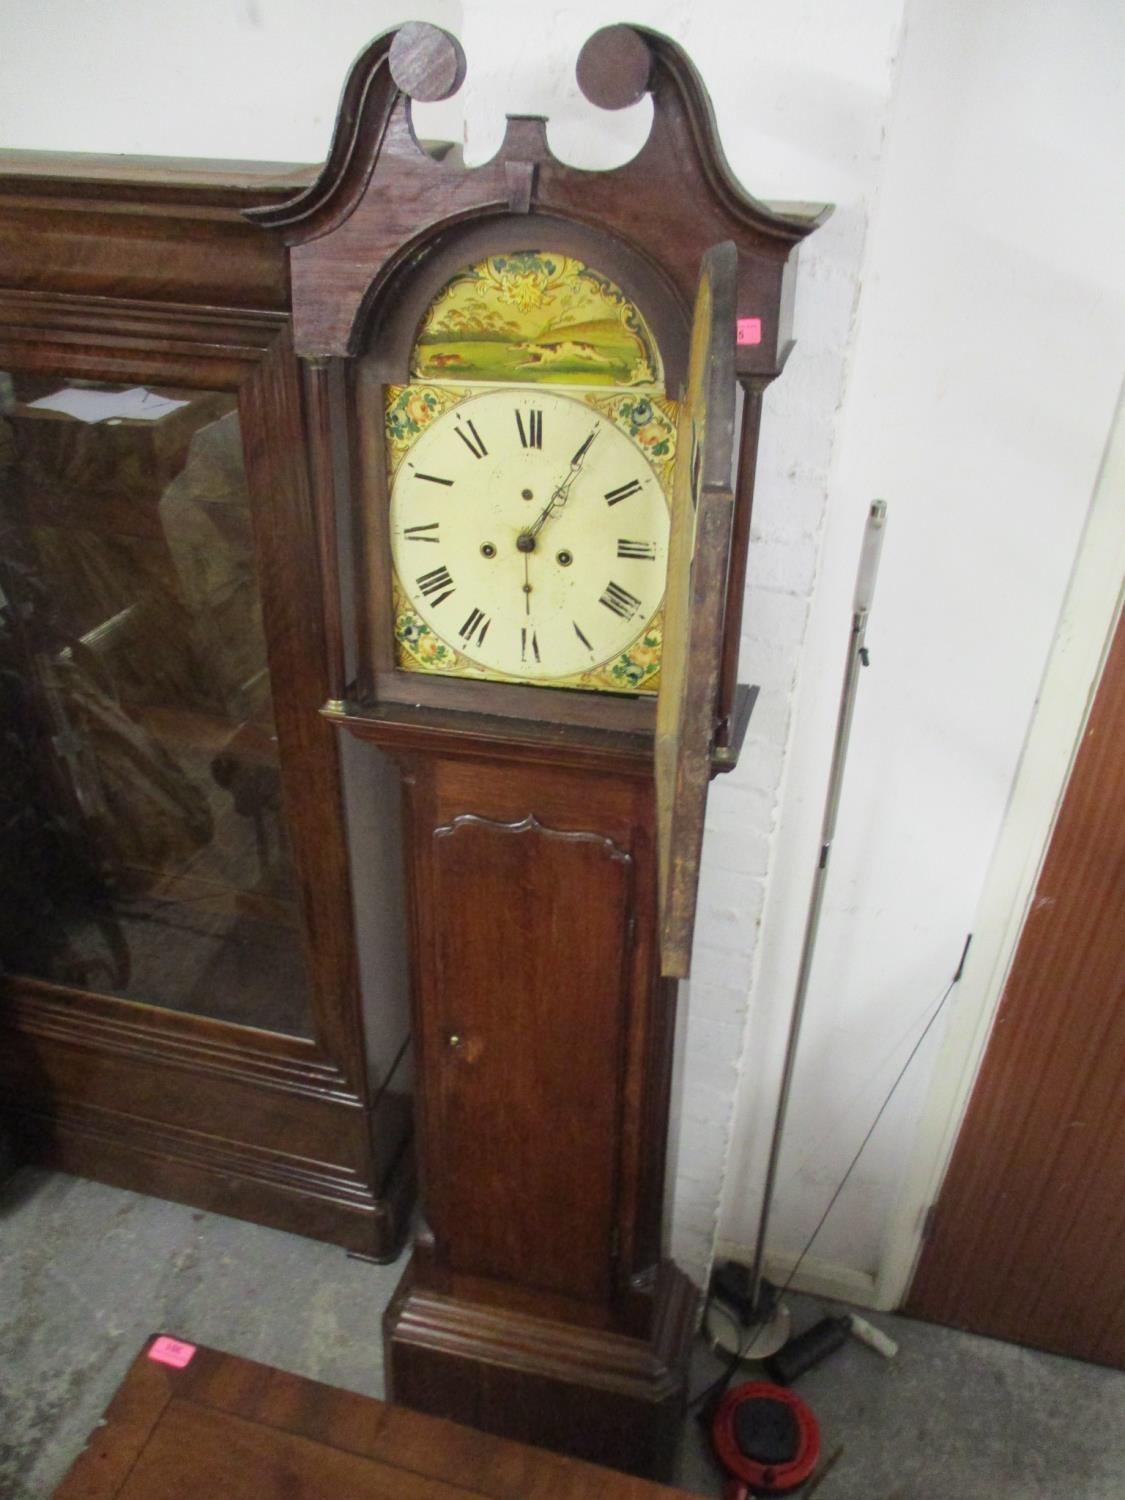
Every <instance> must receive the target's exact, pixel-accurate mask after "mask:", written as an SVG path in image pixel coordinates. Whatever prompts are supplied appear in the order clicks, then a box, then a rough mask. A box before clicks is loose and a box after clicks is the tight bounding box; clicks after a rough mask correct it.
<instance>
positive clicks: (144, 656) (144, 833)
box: [0, 374, 310, 1035]
mask: <svg viewBox="0 0 1125 1500" xmlns="http://www.w3.org/2000/svg"><path fill="white" fill-rule="evenodd" d="M0 735H2V738H0V965H2V967H3V969H4V970H6V971H7V972H8V973H9V974H22V975H29V976H34V977H38V978H42V979H47V980H52V981H54V982H56V983H59V984H64V985H69V986H73V987H75V988H77V989H82V990H91V991H95V992H98V993H101V994H105V995H116V996H121V997H123V998H126V999H130V1000H137V1001H144V1002H147V1003H148V1004H150V1005H159V1006H164V1007H168V1008H170V1009H173V1010H178V1011H190V1012H193V1013H194V1014H197V1015H206V1016H212V1017H216V1018H221V1019H223V1020H228V1021H236V1022H240V1023H243V1024H245V1025H249V1026H256V1027H264V1028H266V1029H268V1030H271V1031H280V1032H288V1033H293V1034H299V1035H308V1034H309V1033H310V1012H309V1002H308V988H307V981H306V976H305V966H304V960H303V956H302V951H301V938H300V930H299V922H298V915H297V906H296V899H295V893H296V886H295V881H294V876H293V870H292V863H291V858H290V851H289V848H288V844H287V840H286V833H285V823H284V819H283V816H282V811H281V786H280V776H279V769H278V751H277V738H276V733H275V730H274V723H273V711H272V703H271V694H270V678H269V670H268V666H267V661H266V646H265V637H264V634H263V629H262V618H261V600H260V596H259V591H258V580H257V576H256V572H255V565H254V554H253V548H252V545H251V534H250V514H249V505H248V499H247V491H246V477H245V472H244V466H243V454H242V437H241V432H240V429H239V420H238V411H237V405H236V401H235V398H234V397H233V396H231V395H228V394H220V393H211V392H204V393H200V392H199V391H186V390H172V389H166V388H155V387H138V386H114V385H106V384H101V383H93V382H88V381H79V380H75V381H71V380H60V379H58V378H44V377H40V376H35V377H31V376H26V375H19V374H8V375H5V374H0Z"/></svg>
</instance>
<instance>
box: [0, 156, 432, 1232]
mask: <svg viewBox="0 0 1125 1500" xmlns="http://www.w3.org/2000/svg"><path fill="white" fill-rule="evenodd" d="M292 187H293V180H292V179H286V178H284V176H283V177H282V178H281V179H274V178H271V177H270V176H268V175H267V174H266V173H265V172H262V173H258V174H246V175H244V176H242V177H239V176H238V175H237V174H235V175H229V174H227V173H225V172H223V171H222V170H221V169H219V168H216V169H208V168H205V167H201V166H194V167H192V166H189V167H188V168H186V169H184V170H182V171H180V172H178V173H173V172H167V173H165V174H162V173H161V171H160V170H159V169H158V168H154V167H152V166H137V167H130V166H129V165H127V164H126V165H125V166H121V165H119V164H116V163H113V164H111V163H103V162H100V161H98V160H97V159H93V160H70V159H64V160H62V161H58V160H55V159H53V158H49V157H46V158H43V157H32V156H28V155H25V154H22V153H7V154H5V155H3V156H0V190H2V197H0V282H2V284H3V286H4V287H5V290H4V291H3V292H0V372H2V373H0V682H2V686H0V694H2V709H3V717H4V744H3V749H2V751H0V756H2V757H3V775H2V776H0V782H2V787H0V827H2V830H3V831H2V837H0V966H2V967H0V973H2V975H3V978H2V980H0V983H2V986H3V998H2V1001H0V1030H2V1038H0V1077H2V1082H3V1097H4V1101H5V1109H6V1111H8V1112H10V1113H11V1115H12V1125H13V1128H14V1131H15V1134H16V1137H17V1140H18V1143H19V1146H20V1149H21V1150H22V1152H23V1154H24V1156H25V1157H26V1158H29V1159H32V1160H37V1161H43V1162H47V1163H50V1164H52V1165H55V1166H59V1167H62V1168H64V1169H67V1170H72V1171H77V1172H80V1173H86V1174H89V1175H92V1176H97V1177H101V1178H104V1179H106V1180H108V1181H111V1182H115V1183H117V1184H119V1185H122V1186H127V1187H134V1188H138V1189H142V1190H145V1191H149V1192H153V1193H156V1194H159V1195H164V1196H169V1197H174V1198H179V1199H181V1200H183V1201H186V1202H189V1203H194V1204H198V1205H200V1206H203V1207H208V1208H214V1209H218V1210H221V1211H223V1212H227V1213H233V1214H240V1215H244V1216H246V1217H249V1218H253V1219H257V1220H259V1221H261V1222H264V1223H268V1224H274V1225H277V1226H279V1227H283V1228H287V1229H294V1230H297V1231H299V1232H303V1233H308V1234H312V1235H316V1236H320V1237H323V1238H326V1239H330V1240H335V1241H338V1242H339V1243H341V1244H343V1245H346V1246H348V1247H349V1248H350V1249H352V1250H355V1251H357V1252H360V1253H364V1254H369V1255H373V1256H380V1257H383V1256H387V1255H390V1254H392V1253H393V1252H394V1250H395V1248H396V1246H397V1244H398V1242H399V1238H400V1235H401V1230H402V1224H401V1209H402V1207H403V1206H404V1201H405V1199H406V1198H408V1196H409V1175H410V1172H409V1167H408V1164H407V1163H408V1151H407V1145H408V1138H409V1130H410V1122H409V1101H408V1098H407V1097H406V1096H405V1093H404V1092H403V1091H402V1085H401V1081H400V1080H398V1079H396V1075H395V1072H394V1064H395V1061H396V1059H397V1058H398V1057H399V1056H400V1055H401V1052H402V1049H403V1046H404V1043H405V1040H406V1033H407V1025H408V1021H407V1014H406V1003H405V988H404V986H400V987H399V988H398V989H397V990H396V986H395V983H394V979H393V976H392V975H387V976H386V982H385V983H384V985H383V986H382V993H380V995H379V996H378V997H377V998H376V999H375V1000H374V1002H373V1003H372V1005H371V1008H370V1010H369V1013H368V1014H367V1015H366V1017H365V1016H364V1014H363V1012H362V1007H361V999H360V992H359V986H358V983H357V961H356V946H355V933H354V929H353V919H352V909H351V894H350V890H351V880H350V876H349V869H348V859H347V851H346V846H345V837H344V828H343V817H342V784H341V773H340V765H339V759H338V750H337V746H336V744H335V742H334V735H333V731H332V729H331V727H330V726H329V725H327V724H325V723H324V722H323V720H322V719H321V718H320V716H319V713H318V710H319V708H320V706H321V704H322V703H323V701H324V698H325V696H326V665H325V652H324V631H323V611H322V595H321V588H320V579H319V575H318V570H317V565H316V536H315V528H314V522H313V517H312V512H311V507H310V501H309V488H308V477H307V469H306V458H305V441H304V427H303V414H302V410H301V400H300V386H299V380H298V376H297V365H296V361H295V360H294V357H293V354H292V346H291V340H290V334H289V319H288V315H287V312H286V309H285V273H284V258H283V252H282V249H281V247H280V245H279V244H277V242H276V240H274V239H272V238H271V236H270V235H268V234H266V233H263V232H262V231H261V230H259V229H257V228H253V227H251V226H250V225H248V224H246V222H245V220H244V219H243V218H242V214H241V210H242V209H243V208H244V207H246V206H248V205H249V204H250V203H257V204H260V203H261V202H262V201H263V198H266V199H267V200H268V198H269V197H270V195H271V194H272V195H274V196H277V195H278V194H280V193H282V192H283V191H286V190H287V191H290V192H291V191H292ZM366 857H367V861H368V866H369V868H368V869H367V870H366V871H365V872H364V875H365V878H366V879H367V880H368V881H369V882H371V881H372V880H374V881H375V883H376V885H377V882H378V869H377V867H375V868H371V867H373V866H377V860H378V849H377V848H376V847H372V848H370V849H369V850H368V851H367V856H366ZM389 857H390V858H391V859H392V861H393V862H394V863H395V865H396V866H397V862H398V856H397V850H393V851H391V853H390V856H389Z"/></svg>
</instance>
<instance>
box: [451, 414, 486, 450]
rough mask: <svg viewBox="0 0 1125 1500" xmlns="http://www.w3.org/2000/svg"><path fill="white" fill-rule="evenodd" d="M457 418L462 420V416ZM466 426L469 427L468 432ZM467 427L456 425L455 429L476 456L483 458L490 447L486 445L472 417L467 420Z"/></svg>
mask: <svg viewBox="0 0 1125 1500" xmlns="http://www.w3.org/2000/svg"><path fill="white" fill-rule="evenodd" d="M457 420H458V422H460V420H461V418H460V417H458V418H457ZM465 427H467V428H468V429H469V430H468V432H466V431H465ZM465 427H455V428H454V429H453V430H454V432H455V433H456V434H457V436H458V437H459V438H460V439H461V441H462V442H463V443H464V445H465V447H466V448H468V450H469V452H470V453H471V454H472V455H473V457H474V458H483V457H484V455H485V454H486V453H487V452H488V449H487V448H486V447H485V446H484V442H483V440H482V438H481V435H480V433H479V432H478V431H477V430H476V428H475V427H474V426H473V420H472V418H471V417H470V418H469V419H468V420H467V421H466V423H465Z"/></svg>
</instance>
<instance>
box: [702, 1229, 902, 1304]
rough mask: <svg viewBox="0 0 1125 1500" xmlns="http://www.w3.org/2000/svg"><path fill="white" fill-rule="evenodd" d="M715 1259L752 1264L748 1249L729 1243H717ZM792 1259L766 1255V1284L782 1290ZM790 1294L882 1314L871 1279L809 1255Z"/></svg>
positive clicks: (771, 1253) (750, 1253)
mask: <svg viewBox="0 0 1125 1500" xmlns="http://www.w3.org/2000/svg"><path fill="white" fill-rule="evenodd" d="M715 1255H716V1258H717V1259H718V1260H736V1261H738V1262H739V1263H740V1264H741V1265H745V1266H750V1265H753V1263H754V1247H753V1246H752V1245H736V1244H733V1243H732V1242H731V1241H729V1240H720V1241H719V1243H718V1245H717V1246H716V1247H715ZM796 1259H797V1257H796V1255H791V1254H790V1255H787V1254H785V1253H779V1252H775V1251H767V1252H766V1263H765V1277H766V1280H767V1281H771V1282H772V1283H773V1284H774V1286H784V1284H785V1282H786V1280H787V1278H788V1276H789V1274H790V1272H791V1271H792V1269H793V1264H794V1262H795V1261H796ZM791 1290H793V1291H795V1292H807V1293H808V1294H809V1296H810V1297H829V1298H831V1300H832V1301H834V1302H850V1303H852V1304H853V1305H854V1306H856V1307H870V1308H874V1309H875V1310H876V1311H880V1310H881V1311H886V1309H885V1308H884V1309H880V1307H879V1302H878V1300H877V1297H876V1291H875V1277H874V1276H873V1275H871V1274H870V1273H868V1272H866V1271H856V1270H853V1269H852V1268H851V1267H850V1266H842V1265H840V1264H839V1263H838V1262H837V1261H831V1260H817V1259H816V1258H815V1257H814V1256H811V1255H810V1256H807V1257H806V1259H805V1260H804V1261H803V1262H802V1264H801V1269H800V1271H799V1272H798V1273H797V1276H796V1277H795V1278H794V1281H793V1286H792V1288H791Z"/></svg>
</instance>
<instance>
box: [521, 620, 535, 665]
mask: <svg viewBox="0 0 1125 1500" xmlns="http://www.w3.org/2000/svg"><path fill="white" fill-rule="evenodd" d="M529 646H530V647H531V651H532V655H533V656H534V657H535V660H536V661H538V660H539V640H538V638H537V636H536V634H535V631H534V630H528V628H527V626H526V625H523V626H521V627H520V661H526V660H527V648H528V647H529Z"/></svg>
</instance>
